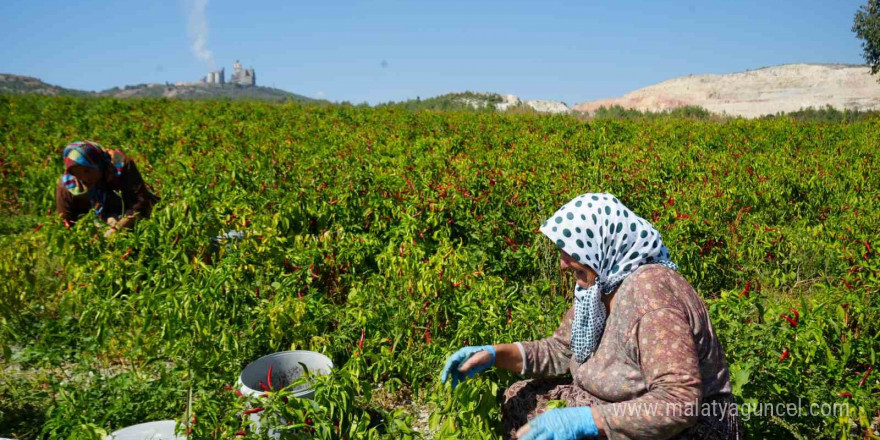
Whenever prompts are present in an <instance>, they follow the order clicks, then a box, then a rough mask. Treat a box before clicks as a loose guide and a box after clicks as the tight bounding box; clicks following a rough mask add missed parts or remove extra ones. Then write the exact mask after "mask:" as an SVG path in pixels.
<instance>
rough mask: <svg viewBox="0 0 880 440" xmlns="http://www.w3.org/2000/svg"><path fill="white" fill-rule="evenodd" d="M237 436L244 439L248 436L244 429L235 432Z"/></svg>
mask: <svg viewBox="0 0 880 440" xmlns="http://www.w3.org/2000/svg"><path fill="white" fill-rule="evenodd" d="M235 435H237V436H239V437H244V436H245V435H247V433H246V432H244V429H239V430H238V431H235Z"/></svg>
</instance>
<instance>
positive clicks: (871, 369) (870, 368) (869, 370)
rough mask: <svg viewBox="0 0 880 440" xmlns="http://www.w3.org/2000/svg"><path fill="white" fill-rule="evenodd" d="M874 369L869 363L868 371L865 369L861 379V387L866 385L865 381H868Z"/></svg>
mask: <svg viewBox="0 0 880 440" xmlns="http://www.w3.org/2000/svg"><path fill="white" fill-rule="evenodd" d="M873 370H874V367H872V366H870V365H869V366H868V371H865V374H863V375H862V380H860V381H859V388H862V387H864V386H865V383H867V381H868V375H869V374H871V371H873Z"/></svg>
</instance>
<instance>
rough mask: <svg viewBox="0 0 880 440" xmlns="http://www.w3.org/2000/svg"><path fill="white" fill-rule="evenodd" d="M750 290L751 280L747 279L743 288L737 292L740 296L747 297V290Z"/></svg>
mask: <svg viewBox="0 0 880 440" xmlns="http://www.w3.org/2000/svg"><path fill="white" fill-rule="evenodd" d="M751 291H752V280H748V281H746V287H745V288H743V290H742V292H740V293H739V296H740V298H742V297H746V298H748V297H749V292H751Z"/></svg>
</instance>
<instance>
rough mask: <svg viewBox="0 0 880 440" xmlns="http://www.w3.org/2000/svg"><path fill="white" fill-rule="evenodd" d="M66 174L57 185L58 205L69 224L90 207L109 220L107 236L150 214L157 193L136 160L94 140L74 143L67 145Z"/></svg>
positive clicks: (85, 212) (156, 198) (103, 219)
mask: <svg viewBox="0 0 880 440" xmlns="http://www.w3.org/2000/svg"><path fill="white" fill-rule="evenodd" d="M63 157H64V169H65V173H64V174H63V175H62V176H61V179H59V180H58V186H57V187H56V188H55V205H56V207H57V210H58V213H59V214H60V215H61V218H62V219H63V220H64V221H65V223H66V224H70V223H73V222H75V221H77V220H78V219H79V218H80V217H82V216H83V215H85V214H87V213H88V212H89V211H90V210H92V211H94V213H95V216H96V217H97V218H99V219H100V220H102V221H104V222H107V224H108V225H109V228H108V229H107V231H106V233H105V236H109V235H112V234H113V233H115V232H116V230H118V229H121V228H124V227H131V226H133V225H134V222H135V221H136V220H137V219H138V218H146V217H149V216H150V212H151V210H152V208H153V205H154V204H155V203H156V201H158V200H159V198H158V197H156V196H155V195H153V194H152V193H151V192H150V191H149V189H147V185H146V184H145V183H144V179H143V178H142V177H141V173H140V172H139V171H138V169H137V166H135V164H134V161H133V160H131V159H129V158H128V157H126V156H125V155H124V154H122V152H120V151H116V150H105V149H103V148H101V146H100V145H98V144H96V143H94V142H88V141H80V142H73V143H71V144H69V145H67V147H65V148H64V153H63Z"/></svg>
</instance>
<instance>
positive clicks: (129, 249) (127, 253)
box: [122, 248, 131, 260]
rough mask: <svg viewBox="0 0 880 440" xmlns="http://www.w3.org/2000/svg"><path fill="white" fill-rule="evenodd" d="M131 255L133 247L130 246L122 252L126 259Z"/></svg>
mask: <svg viewBox="0 0 880 440" xmlns="http://www.w3.org/2000/svg"><path fill="white" fill-rule="evenodd" d="M129 255H131V248H128V249H127V250H126V251H125V253H124V254H122V259H123V260H124V259H126V258H128V256H129Z"/></svg>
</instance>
